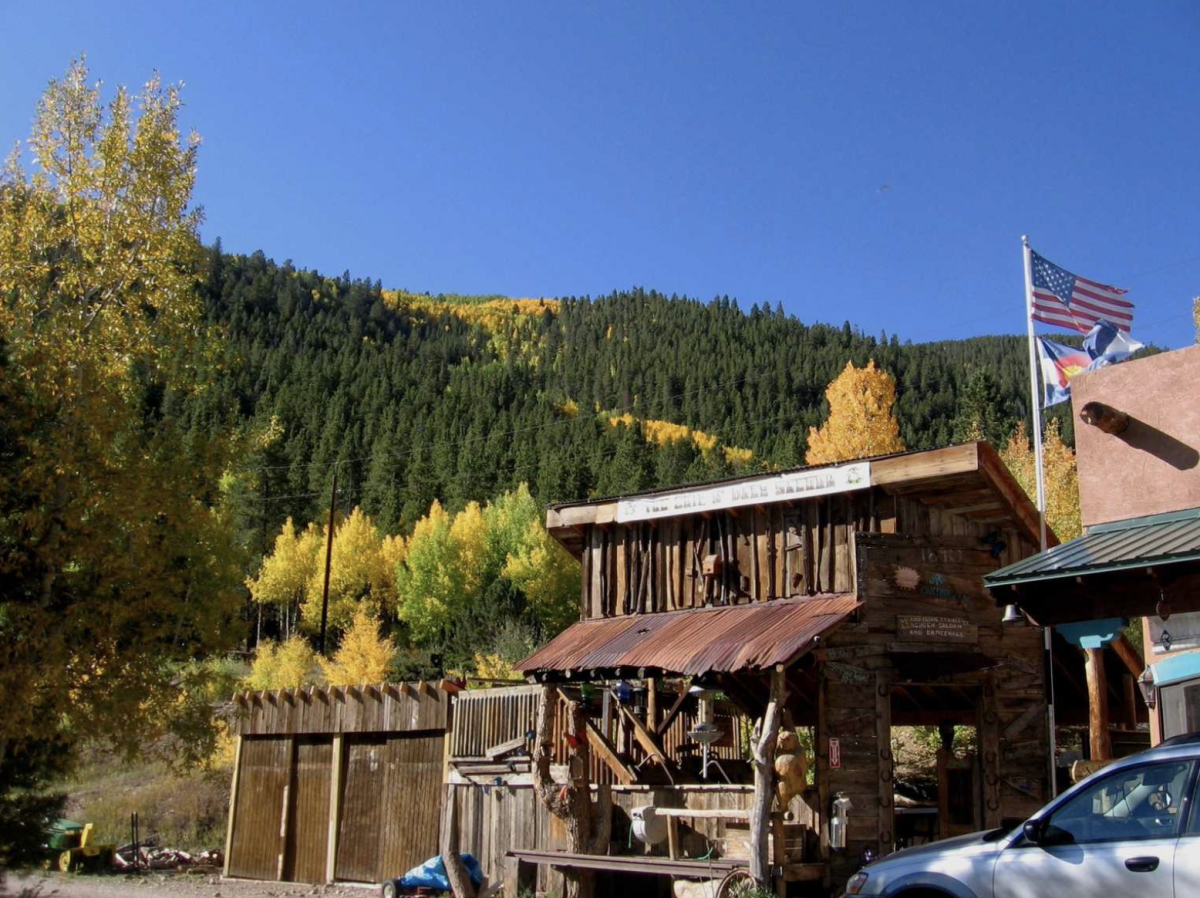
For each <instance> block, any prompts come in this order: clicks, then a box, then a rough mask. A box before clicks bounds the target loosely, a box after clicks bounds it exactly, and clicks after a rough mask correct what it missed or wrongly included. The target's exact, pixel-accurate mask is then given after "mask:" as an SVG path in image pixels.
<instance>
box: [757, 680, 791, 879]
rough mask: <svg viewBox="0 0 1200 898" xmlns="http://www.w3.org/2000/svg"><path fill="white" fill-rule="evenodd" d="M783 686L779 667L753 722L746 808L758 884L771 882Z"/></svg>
mask: <svg viewBox="0 0 1200 898" xmlns="http://www.w3.org/2000/svg"><path fill="white" fill-rule="evenodd" d="M786 697H787V686H786V685H785V683H784V679H783V668H782V667H781V666H777V667H776V668H775V669H774V670H772V671H771V692H770V697H769V700H768V702H767V709H766V711H765V712H763V716H762V717H760V718H759V719H758V720H757V721H755V723H754V735H753V749H754V758H753V765H754V804H753V806H752V808H751V811H750V875H751V876H753V877H754V879H755V881H756V882H758V884H759V885H762V886H766V885H768V884H769V883H770V881H771V863H770V857H769V856H768V852H767V845H768V842H769V841H770V839H769V834H770V831H771V805H772V803H773V802H774V799H775V742H776V739H777V738H778V737H779V720H780V716H781V713H782V710H783V703H784V700H785V699H786Z"/></svg>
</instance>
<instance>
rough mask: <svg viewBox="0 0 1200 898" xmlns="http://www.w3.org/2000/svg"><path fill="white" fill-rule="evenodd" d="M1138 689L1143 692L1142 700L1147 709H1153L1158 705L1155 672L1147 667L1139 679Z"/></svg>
mask: <svg viewBox="0 0 1200 898" xmlns="http://www.w3.org/2000/svg"><path fill="white" fill-rule="evenodd" d="M1137 684H1138V689H1140V690H1142V698H1143V699H1145V700H1146V707H1147V708H1153V707H1154V706H1155V705H1156V704H1157V703H1158V693H1157V691H1156V690H1155V688H1154V671H1153V670H1151V669H1150V668H1149V667H1147V668H1146V669H1145V670H1143V671H1142V675H1141V676H1140V677H1138V679H1137Z"/></svg>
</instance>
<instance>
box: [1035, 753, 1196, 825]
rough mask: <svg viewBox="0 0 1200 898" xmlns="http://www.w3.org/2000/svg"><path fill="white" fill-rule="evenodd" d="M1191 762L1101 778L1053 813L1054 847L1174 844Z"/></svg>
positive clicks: (1050, 822) (1145, 768)
mask: <svg viewBox="0 0 1200 898" xmlns="http://www.w3.org/2000/svg"><path fill="white" fill-rule="evenodd" d="M1191 769H1192V762H1191V761H1165V762H1161V763H1158V764H1146V765H1143V766H1141V767H1130V768H1128V769H1126V770H1122V771H1120V772H1119V773H1114V774H1110V775H1108V776H1104V777H1102V778H1100V779H1099V780H1098V781H1097V782H1096V783H1094V784H1092V786H1091V787H1089V788H1087V789H1084V790H1083V791H1082V792H1080V793H1079V794H1078V795H1076V796H1075V797H1074V798H1072V799H1071V800H1070V801H1068V802H1067V803H1066V804H1065V805H1063V806H1062V807H1061V808H1059V809H1058V810H1057V811H1055V812H1054V813H1053V814H1052V815H1051V817H1050V821H1049V826H1048V827H1047V829H1046V836H1047V839H1048V840H1049V841H1052V842H1074V843H1085V842H1110V841H1117V840H1122V841H1126V840H1136V839H1157V838H1170V837H1172V836H1174V835H1176V834H1177V833H1178V831H1179V809H1180V806H1181V805H1182V804H1183V802H1182V798H1183V790H1184V789H1185V788H1186V787H1187V781H1188V774H1189V773H1190V772H1191Z"/></svg>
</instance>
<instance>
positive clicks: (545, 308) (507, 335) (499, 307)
mask: <svg viewBox="0 0 1200 898" xmlns="http://www.w3.org/2000/svg"><path fill="white" fill-rule="evenodd" d="M383 300H384V302H385V303H386V304H387V305H388V306H390V307H391V308H393V309H396V310H397V311H401V312H407V313H408V314H410V315H422V316H425V317H430V316H436V315H441V314H443V313H446V312H449V313H450V314H451V315H454V316H455V317H456V318H459V319H461V320H463V321H465V322H467V323H468V324H472V325H476V324H477V325H479V326H480V327H482V328H483V329H484V330H485V331H487V332H488V334H489V335H490V338H491V340H490V342H491V344H492V346H493V347H494V348H495V349H496V350H497V352H498V353H499V354H500V355H501V357H507V355H508V354H509V353H510V352H514V351H515V352H522V353H524V354H525V355H526V356H527V357H528V358H530V359H531V360H533V359H535V358H536V355H535V354H534V353H533V352H532V350H533V349H535V348H536V343H533V342H530V327H529V325H530V323H531V322H532V321H533V320H534V319H536V318H540V317H541V316H542V315H543V314H545V313H546V312H549V313H550V314H551V315H557V314H558V313H559V308H560V306H561V301H560V300H557V299H507V298H504V297H496V298H486V299H485V298H482V297H452V296H421V295H420V294H416V293H409V292H407V291H405V290H384V291H383Z"/></svg>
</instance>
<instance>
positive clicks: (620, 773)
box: [585, 720, 637, 786]
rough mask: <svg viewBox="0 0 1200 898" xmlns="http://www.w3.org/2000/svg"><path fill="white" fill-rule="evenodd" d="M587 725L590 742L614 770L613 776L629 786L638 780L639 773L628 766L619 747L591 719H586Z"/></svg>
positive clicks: (594, 749) (602, 759) (601, 758)
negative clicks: (618, 751) (619, 751)
mask: <svg viewBox="0 0 1200 898" xmlns="http://www.w3.org/2000/svg"><path fill="white" fill-rule="evenodd" d="M585 725H586V726H587V736H588V742H590V743H591V745H592V750H593V751H594V752H596V754H597V755H598V756H599V757H600V760H601V761H603V762H604V763H605V764H606V765H607V766H608V769H609V770H611V771H612V773H613V777H614V778H615V779H616V781H617V782H618V783H620V784H621V785H622V786H628V785H629V784H631V783H636V782H637V775H636V774H635V773H634V772H633V771H632V770H630V769H629V767H628V766H626V764H625V762H624V761H622V760H621V758H620V756H619V755H618V754H617V749H616V748H615V747H614V746H613V744H612V743H611V742H609V741H608V739H607V738H606V737H605V735H604V734H603V733H601V732H600V731H599V730H598V729H596V725H595V724H594V723H592V722H591V721H590V720H587V721H585Z"/></svg>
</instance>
